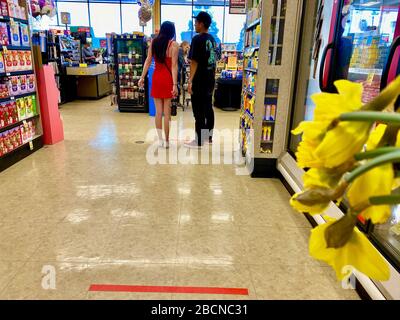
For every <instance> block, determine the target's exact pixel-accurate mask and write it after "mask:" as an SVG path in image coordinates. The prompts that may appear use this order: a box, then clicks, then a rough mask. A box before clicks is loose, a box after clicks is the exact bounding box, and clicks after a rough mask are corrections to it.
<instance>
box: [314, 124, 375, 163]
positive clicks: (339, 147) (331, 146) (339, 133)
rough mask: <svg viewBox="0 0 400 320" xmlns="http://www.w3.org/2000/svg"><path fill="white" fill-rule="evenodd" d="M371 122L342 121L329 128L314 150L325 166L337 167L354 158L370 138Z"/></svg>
mask: <svg viewBox="0 0 400 320" xmlns="http://www.w3.org/2000/svg"><path fill="white" fill-rule="evenodd" d="M369 129H370V124H368V123H364V122H341V123H340V124H339V125H338V126H337V127H335V128H334V129H332V130H329V131H328V132H327V133H326V135H325V137H324V139H323V141H322V142H321V143H320V145H319V146H318V148H317V149H316V150H315V152H314V156H315V158H317V159H320V160H321V161H322V163H323V164H324V166H325V167H327V168H335V167H338V166H340V165H341V164H343V163H345V162H347V161H349V160H351V159H353V157H354V155H355V154H356V153H358V152H360V151H361V150H362V148H363V146H364V144H365V142H366V141H367V139H368V133H369Z"/></svg>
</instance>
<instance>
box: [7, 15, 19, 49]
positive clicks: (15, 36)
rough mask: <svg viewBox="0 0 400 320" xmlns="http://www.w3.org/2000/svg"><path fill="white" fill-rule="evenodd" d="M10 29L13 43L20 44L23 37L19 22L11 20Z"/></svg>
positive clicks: (14, 44)
mask: <svg viewBox="0 0 400 320" xmlns="http://www.w3.org/2000/svg"><path fill="white" fill-rule="evenodd" d="M9 30H10V40H11V45H13V46H20V45H21V38H20V33H19V23H18V22H15V21H14V22H13V21H10V24H9Z"/></svg>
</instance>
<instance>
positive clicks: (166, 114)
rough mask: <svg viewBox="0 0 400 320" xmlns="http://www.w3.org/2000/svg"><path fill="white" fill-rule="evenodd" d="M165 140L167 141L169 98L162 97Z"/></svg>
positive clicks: (169, 111) (169, 114)
mask: <svg viewBox="0 0 400 320" xmlns="http://www.w3.org/2000/svg"><path fill="white" fill-rule="evenodd" d="M163 110H164V132H165V141H166V142H167V143H169V124H170V122H171V99H163Z"/></svg>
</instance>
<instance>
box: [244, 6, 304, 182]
mask: <svg viewBox="0 0 400 320" xmlns="http://www.w3.org/2000/svg"><path fill="white" fill-rule="evenodd" d="M302 5H303V1H302V0H248V1H247V7H246V8H247V9H246V10H247V21H246V33H245V49H244V63H243V88H242V104H241V115H240V131H241V135H240V143H241V148H242V154H243V155H244V156H246V162H247V164H248V165H249V167H250V164H251V167H253V170H252V176H254V177H256V176H271V175H274V174H275V173H276V160H277V158H278V157H279V155H280V154H281V153H282V152H283V151H284V150H285V146H286V144H285V139H286V133H287V127H288V117H289V106H290V103H291V101H290V99H291V98H290V97H291V96H292V95H291V93H292V91H293V74H295V68H296V58H297V53H296V50H297V43H298V34H299V29H300V23H301V10H302Z"/></svg>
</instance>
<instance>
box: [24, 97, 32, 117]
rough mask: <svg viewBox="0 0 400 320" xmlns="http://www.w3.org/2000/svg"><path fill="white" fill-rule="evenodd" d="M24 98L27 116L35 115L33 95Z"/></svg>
mask: <svg viewBox="0 0 400 320" xmlns="http://www.w3.org/2000/svg"><path fill="white" fill-rule="evenodd" d="M22 99H24V103H25V108H26V116H27V117H28V118H29V117H32V116H34V109H33V101H32V97H31V96H28V97H25V98H22Z"/></svg>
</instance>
